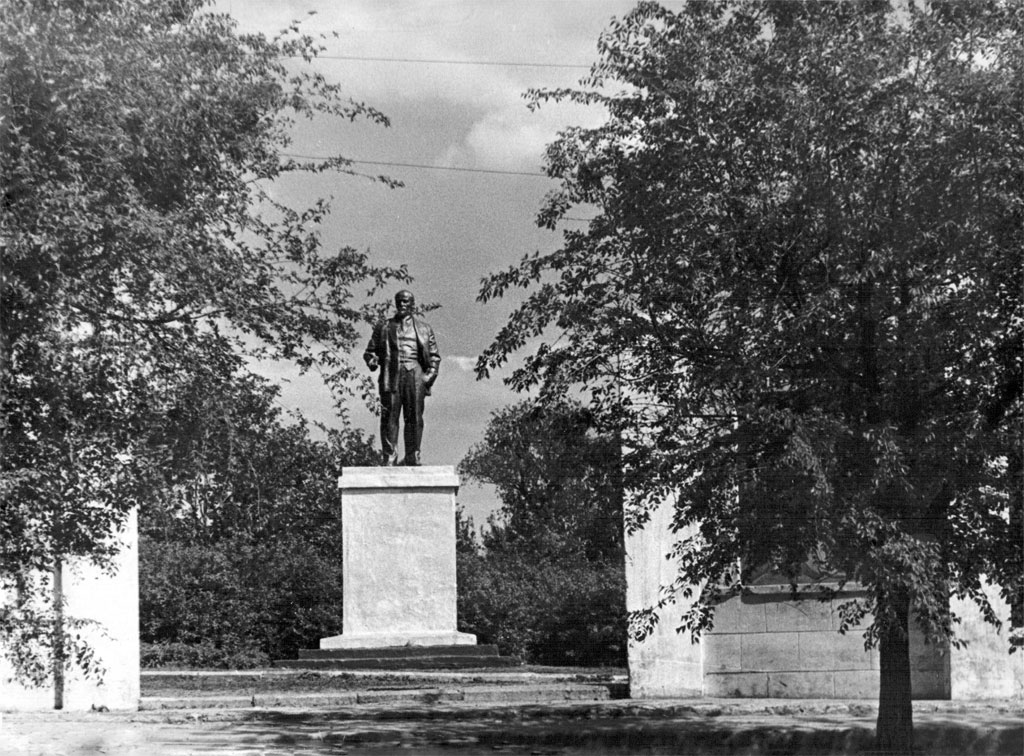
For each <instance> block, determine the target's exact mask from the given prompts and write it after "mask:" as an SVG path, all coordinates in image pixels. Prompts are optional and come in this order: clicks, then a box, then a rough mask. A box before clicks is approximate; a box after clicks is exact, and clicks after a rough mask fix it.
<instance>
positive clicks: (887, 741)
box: [875, 592, 914, 755]
mask: <svg viewBox="0 0 1024 756" xmlns="http://www.w3.org/2000/svg"><path fill="white" fill-rule="evenodd" d="M885 600H886V601H888V602H889V607H888V608H889V609H890V610H891V611H892V616H893V617H894V618H895V622H892V623H889V625H888V626H887V627H886V628H885V629H884V630H883V631H882V634H881V637H880V638H879V644H878V656H879V664H880V666H881V675H880V681H879V688H878V722H877V724H876V726H875V743H876V746H875V747H876V749H877V751H878V753H880V754H900V755H902V754H911V753H913V751H914V719H913V716H914V712H913V707H912V705H911V699H910V692H911V691H910V636H909V629H910V622H909V619H910V597H909V596H907V594H906V593H902V592H894V593H889V594H887V595H886V597H885ZM878 609H879V613H880V614H881V613H882V612H883V611H884V609H885V607H882V606H879V607H878Z"/></svg>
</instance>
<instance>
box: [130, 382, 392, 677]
mask: <svg viewBox="0 0 1024 756" xmlns="http://www.w3.org/2000/svg"><path fill="white" fill-rule="evenodd" d="M278 393H279V390H278V389H277V387H276V386H272V385H270V384H268V383H267V382H266V381H265V380H263V379H258V378H256V377H254V376H246V375H226V376H225V375H219V374H213V373H211V374H200V375H196V376H194V380H193V381H191V382H190V383H188V384H187V385H184V386H182V387H180V393H179V394H178V395H177V396H176V397H174V401H172V402H170V403H169V404H168V408H167V413H166V414H167V421H166V423H165V424H164V425H162V426H161V427H160V428H159V429H158V430H159V434H158V435H156V436H155V437H154V439H153V441H152V443H153V445H154V446H155V447H156V448H157V449H160V450H162V451H163V454H162V459H163V460H164V463H163V466H162V467H161V480H160V485H159V486H158V487H157V495H156V496H153V497H150V498H149V499H148V500H146V501H145V502H144V503H143V506H142V509H141V511H140V519H139V530H140V533H141V535H142V537H141V539H140V544H139V562H140V569H139V573H140V580H139V614H140V626H141V637H142V641H143V644H144V645H143V652H144V653H143V663H144V664H146V665H150V666H167V665H178V666H202V667H210V666H228V667H238V666H265V665H266V664H267V663H268V662H269V661H270V660H271V659H275V658H276V659H279V658H289V657H292V656H294V655H295V652H296V651H297V649H299V648H308V647H311V646H313V645H315V643H316V641H317V639H318V638H321V637H325V636H327V635H330V634H333V633H336V632H337V631H338V628H340V627H341V624H342V616H341V609H342V603H343V602H342V593H341V591H342V579H341V578H342V575H341V560H340V558H339V548H340V544H341V537H342V523H341V518H340V508H339V506H338V494H337V480H338V475H339V474H340V472H341V467H342V466H343V465H353V464H355V465H358V464H371V463H372V461H375V460H376V459H377V453H376V451H375V448H374V447H373V445H372V443H370V441H368V440H366V439H364V438H363V437H362V434H361V433H359V432H355V431H344V432H343V431H334V430H332V431H330V432H329V433H328V435H327V437H326V439H325V440H322V441H321V440H314V439H313V438H311V437H310V429H309V427H308V425H307V424H306V423H305V422H304V421H302V419H301V418H298V420H295V419H292V420H291V421H289V418H287V417H286V416H285V414H284V413H283V412H282V410H281V408H280V407H279V406H278V405H277V404H276V400H277V396H278Z"/></svg>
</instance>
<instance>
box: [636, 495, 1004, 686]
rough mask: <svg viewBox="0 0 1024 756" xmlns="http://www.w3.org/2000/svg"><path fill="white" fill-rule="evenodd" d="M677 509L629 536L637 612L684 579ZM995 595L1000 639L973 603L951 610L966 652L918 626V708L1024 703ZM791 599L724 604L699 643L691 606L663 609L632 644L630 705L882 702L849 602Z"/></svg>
mask: <svg viewBox="0 0 1024 756" xmlns="http://www.w3.org/2000/svg"><path fill="white" fill-rule="evenodd" d="M673 503H674V502H673V500H672V498H671V497H670V498H668V499H666V500H665V501H664V502H662V504H661V506H659V507H657V508H655V509H654V511H652V512H651V517H650V520H649V521H648V522H647V523H646V524H645V526H644V527H643V528H642V529H641V530H639V531H637V532H635V533H630V534H627V536H626V607H627V609H628V610H630V611H639V610H643V609H647V608H650V607H653V606H656V605H657V603H658V601H659V599H661V598H662V597H663V593H662V586H667V585H670V584H671V583H672V582H673V581H674V579H675V577H676V574H677V571H676V564H675V562H674V561H673V560H672V556H671V555H672V551H673V545H674V544H675V543H676V542H677V541H679V540H681V539H683V538H685V537H686V535H687V534H686V533H678V534H676V533H672V532H671V525H672V509H673ZM769 579H770V580H771V582H778V581H777V579H774V578H769ZM764 582H767V581H764ZM987 592H988V595H989V599H990V601H991V602H992V604H993V608H994V609H995V611H996V614H997V616H999V617H1000V618H1001V619H1002V620H1003V627H1002V628H1001V629H997V628H995V627H994V626H992V625H990V624H988V623H987V622H985V621H984V619H983V618H982V616H981V613H980V612H979V610H978V609H977V607H976V606H975V605H974V603H973V602H966V601H958V600H956V599H954V600H953V601H952V602H951V608H952V609H953V611H954V613H955V614H956V615H957V616H959V617H960V618H961V619H962V622H961V624H960V625H959V626H958V628H957V635H958V637H959V638H960V639H962V640H965V641H967V642H968V645H967V646H966V647H964V648H950V647H949V646H948V645H941V646H937V645H933V644H928V643H925V642H924V639H923V637H922V634H921V632H920V630H919V628H918V627H917V625H916V624H915V623H913V622H911V629H910V633H911V635H910V652H911V660H910V661H911V668H912V674H911V685H912V689H913V697H914V698H915V699H917V700H927V699H932V700H935V699H948V698H953V699H956V700H961V701H963V700H977V699H986V698H1008V697H1009V698H1017V699H1024V652H1022V653H1017V654H1012V655H1011V654H1009V653H1008V651H1009V641H1008V633H1009V628H1008V623H1009V617H1010V612H1009V607H1008V606H1007V605H1006V602H1005V601H1003V600H1002V599H1001V598H1000V596H999V591H998V589H997V588H994V587H990V588H989V589H988V591H987ZM846 595H850V596H852V595H853V594H846ZM790 596H791V594H790V590H789V586H788V585H784V586H781V585H760V586H757V587H756V588H755V589H754V593H753V594H751V595H746V596H742V597H736V598H732V599H729V600H728V601H725V602H723V603H722V604H720V605H719V606H718V608H717V611H716V612H715V616H714V628H713V630H712V631H711V632H708V633H705V634H704V636H703V637H702V638H701V640H700V642H699V643H693V641H692V639H691V637H690V635H689V634H687V633H678V632H676V627H677V626H678V624H679V623H678V618H679V616H680V615H681V614H682V613H683V612H684V611H685V609H686V606H685V605H683V604H675V605H669V606H667V607H666V608H664V609H662V610H661V611H660V612H659V618H660V620H659V622H658V624H657V625H656V626H655V628H654V630H653V632H652V633H651V634H650V635H649V636H648V637H647V638H646V639H645V640H643V641H641V642H634V641H631V642H630V645H629V683H630V695H631V696H632V697H633V698H670V697H682V696H687V697H696V696H701V695H706V696H716V697H720V696H743V697H770V698H867V699H874V698H877V696H878V685H879V664H878V653H877V651H875V650H871V651H865V650H864V639H863V633H862V631H861V630H859V629H856V628H855V629H853V630H850V631H849V632H847V633H846V634H845V635H840V634H839V632H838V627H839V621H838V616H837V611H836V609H837V606H838V604H839V603H841V602H842V601H843V600H844V599H843V598H842V597H840V598H838V599H836V601H830V602H825V603H822V602H819V601H816V600H805V601H799V602H794V601H792V600H791V598H790ZM680 601H685V599H682V598H680ZM867 619H868V621H870V618H867Z"/></svg>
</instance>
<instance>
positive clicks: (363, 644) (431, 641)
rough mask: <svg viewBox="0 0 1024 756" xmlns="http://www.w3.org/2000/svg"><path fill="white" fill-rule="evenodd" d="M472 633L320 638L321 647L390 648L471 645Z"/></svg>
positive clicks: (472, 643)
mask: <svg viewBox="0 0 1024 756" xmlns="http://www.w3.org/2000/svg"><path fill="white" fill-rule="evenodd" d="M475 644H476V636H475V635H473V634H472V633H459V632H456V631H454V630H451V631H447V632H437V631H425V632H422V633H416V632H396V633H387V632H384V633H352V634H344V635H332V636H331V637H330V638H321V639H320V648H321V649H332V648H390V647H393V646H473V645H475Z"/></svg>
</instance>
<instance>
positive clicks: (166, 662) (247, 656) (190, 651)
mask: <svg viewBox="0 0 1024 756" xmlns="http://www.w3.org/2000/svg"><path fill="white" fill-rule="evenodd" d="M270 662H271V657H270V656H268V655H267V654H266V653H264V652H263V651H261V650H260V649H259V648H258V647H257V646H256V645H255V643H252V644H247V645H244V646H241V647H225V646H217V645H216V644H214V643H213V642H211V641H205V640H204V641H200V642H199V643H178V642H176V641H158V642H156V643H147V642H146V641H143V642H142V643H141V644H140V653H139V666H141V667H142V668H143V669H260V668H262V667H268V666H270Z"/></svg>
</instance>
